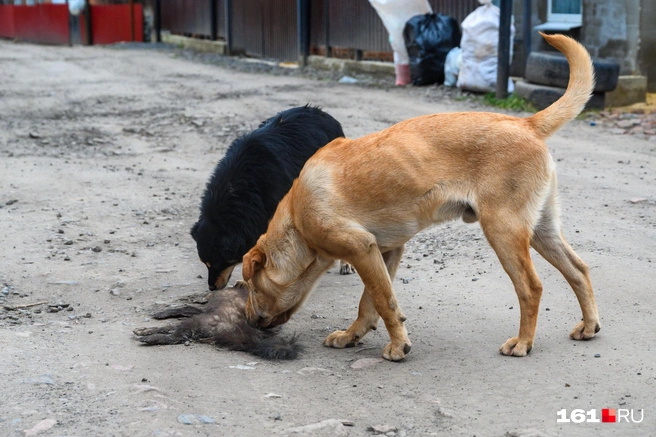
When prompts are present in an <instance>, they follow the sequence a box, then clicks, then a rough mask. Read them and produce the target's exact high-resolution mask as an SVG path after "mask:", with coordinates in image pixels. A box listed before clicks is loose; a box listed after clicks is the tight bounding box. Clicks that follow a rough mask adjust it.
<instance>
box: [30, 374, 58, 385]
mask: <svg viewBox="0 0 656 437" xmlns="http://www.w3.org/2000/svg"><path fill="white" fill-rule="evenodd" d="M28 382H29V383H30V384H35V385H41V384H45V385H55V381H54V380H53V379H52V377H51V376H50V375H41V376H39V377H38V378H32V379H30V380H29V381H28Z"/></svg>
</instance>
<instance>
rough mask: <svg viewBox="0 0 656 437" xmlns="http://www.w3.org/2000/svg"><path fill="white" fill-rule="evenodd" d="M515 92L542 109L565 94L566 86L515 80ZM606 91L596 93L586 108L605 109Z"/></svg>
mask: <svg viewBox="0 0 656 437" xmlns="http://www.w3.org/2000/svg"><path fill="white" fill-rule="evenodd" d="M515 94H517V95H518V96H520V97H522V98H524V99H525V100H527V101H528V102H530V103H531V104H533V106H535V107H536V108H537V109H539V110H542V109H544V108H546V107H547V106H550V105H551V104H553V103H554V102H555V101H556V100H558V99H559V98H561V97H562V95H563V94H565V88H558V87H552V86H545V85H537V84H534V83H528V82H526V81H524V80H518V81H517V82H515ZM605 100H606V99H605V93H594V94H592V97H591V98H590V100H589V101H588V103H587V104H586V105H585V109H604V104H605Z"/></svg>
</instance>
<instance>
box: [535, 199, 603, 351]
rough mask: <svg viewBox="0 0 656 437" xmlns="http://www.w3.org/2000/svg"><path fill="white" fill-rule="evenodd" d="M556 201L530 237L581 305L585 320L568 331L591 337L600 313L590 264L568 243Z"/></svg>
mask: <svg viewBox="0 0 656 437" xmlns="http://www.w3.org/2000/svg"><path fill="white" fill-rule="evenodd" d="M553 205H555V202H550V203H549V207H548V208H546V209H545V211H544V213H543V216H542V218H541V220H540V222H539V224H538V226H537V227H536V229H535V233H534V235H533V238H532V240H531V245H532V246H533V248H534V249H535V250H536V251H537V252H538V253H539V254H540V255H542V256H543V257H544V259H546V260H547V261H548V262H549V263H551V265H553V266H554V267H556V268H557V269H558V270H559V271H560V273H562V275H563V276H564V277H565V279H566V280H567V282H568V283H569V285H570V286H571V287H572V289H573V290H574V293H575V294H576V297H577V299H578V301H579V305H580V306H581V312H582V313H583V321H581V322H579V323H578V324H577V325H576V326H575V327H574V330H573V331H572V332H571V333H570V334H569V336H570V338H572V339H574V340H588V339H590V338H592V337H594V335H595V334H596V333H597V332H599V330H600V329H601V325H600V323H599V313H598V312H597V304H596V302H595V297H594V293H593V291H592V283H591V282H590V273H589V270H588V266H587V265H586V264H585V263H584V262H583V261H582V260H581V258H579V257H578V255H577V254H576V253H575V252H574V251H573V250H572V248H571V247H570V246H569V244H567V241H565V238H564V237H563V235H562V233H561V231H560V226H559V222H558V218H557V212H556V209H555V207H554V206H553Z"/></svg>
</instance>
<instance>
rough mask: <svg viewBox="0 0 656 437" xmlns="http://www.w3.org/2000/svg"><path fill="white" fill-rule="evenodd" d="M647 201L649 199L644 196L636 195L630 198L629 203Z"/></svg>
mask: <svg viewBox="0 0 656 437" xmlns="http://www.w3.org/2000/svg"><path fill="white" fill-rule="evenodd" d="M646 201H647V199H646V198H644V197H634V198H632V199H629V203H633V204H636V203H645V202H646Z"/></svg>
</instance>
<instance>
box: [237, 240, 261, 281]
mask: <svg viewBox="0 0 656 437" xmlns="http://www.w3.org/2000/svg"><path fill="white" fill-rule="evenodd" d="M265 261H266V255H265V254H264V252H262V251H260V249H258V248H257V246H256V247H254V248H252V249H251V250H249V251H248V253H247V254H246V255H244V260H243V263H244V265H243V266H242V268H241V273H242V276H243V277H244V281H249V280H250V279H251V278H252V277H253V276H255V273H257V271H258V270H260V269H261V268H262V267H263V266H264V262H265Z"/></svg>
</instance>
